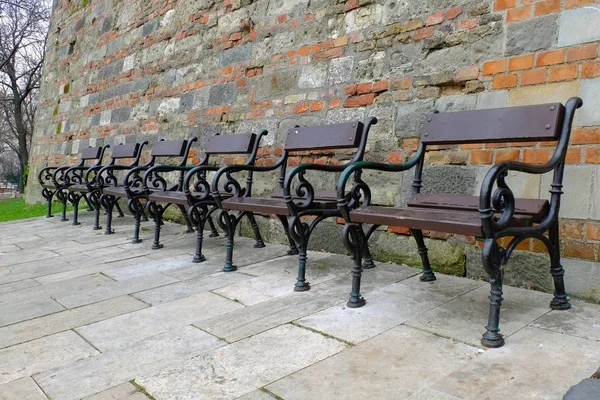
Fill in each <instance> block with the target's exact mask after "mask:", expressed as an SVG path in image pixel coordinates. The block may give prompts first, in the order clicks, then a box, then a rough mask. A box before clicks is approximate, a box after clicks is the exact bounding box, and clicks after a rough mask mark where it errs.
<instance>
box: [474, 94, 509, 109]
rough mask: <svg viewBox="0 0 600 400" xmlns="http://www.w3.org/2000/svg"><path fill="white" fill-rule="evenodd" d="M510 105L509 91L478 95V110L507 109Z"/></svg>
mask: <svg viewBox="0 0 600 400" xmlns="http://www.w3.org/2000/svg"><path fill="white" fill-rule="evenodd" d="M507 104H508V91H506V90H494V91H493V92H484V93H479V94H478V95H477V109H478V110H487V109H490V108H501V107H506V106H507Z"/></svg>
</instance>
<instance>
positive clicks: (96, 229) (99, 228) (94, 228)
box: [92, 225, 102, 231]
mask: <svg viewBox="0 0 600 400" xmlns="http://www.w3.org/2000/svg"><path fill="white" fill-rule="evenodd" d="M101 229H102V227H101V226H100V225H98V226H94V227H93V228H92V230H93V231H99V230H101Z"/></svg>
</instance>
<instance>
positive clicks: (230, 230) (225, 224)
mask: <svg viewBox="0 0 600 400" xmlns="http://www.w3.org/2000/svg"><path fill="white" fill-rule="evenodd" d="M243 215H244V214H243V213H242V214H240V217H239V218H240V219H241V217H242V216H243ZM238 220H239V219H238V218H236V217H235V216H233V215H229V213H228V212H227V211H226V210H219V214H218V216H217V223H218V224H219V226H220V227H221V229H223V230H224V231H225V234H226V235H227V243H226V244H225V265H224V266H223V272H232V271H235V270H237V267H236V266H235V265H233V246H234V235H235V227H236V226H237V221H238Z"/></svg>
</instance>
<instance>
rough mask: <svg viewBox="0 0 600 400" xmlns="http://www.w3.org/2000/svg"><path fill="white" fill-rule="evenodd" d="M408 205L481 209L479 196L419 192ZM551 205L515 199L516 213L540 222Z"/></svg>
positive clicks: (450, 208)
mask: <svg viewBox="0 0 600 400" xmlns="http://www.w3.org/2000/svg"><path fill="white" fill-rule="evenodd" d="M407 206H408V207H418V208H433V209H440V210H456V211H474V212H477V211H478V210H479V196H457V195H450V194H426V193H419V194H416V195H415V196H414V197H412V198H411V199H410V200H409V201H408V202H407ZM549 207H550V204H549V203H548V200H543V199H541V200H540V199H520V198H519V199H515V214H517V215H528V216H531V217H532V218H533V222H540V221H541V220H542V218H543V217H544V216H545V215H546V214H547V213H548V208H549Z"/></svg>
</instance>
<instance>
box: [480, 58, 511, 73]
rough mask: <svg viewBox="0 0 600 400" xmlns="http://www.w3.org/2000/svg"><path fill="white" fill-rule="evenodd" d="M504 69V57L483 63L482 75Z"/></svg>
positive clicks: (499, 71)
mask: <svg viewBox="0 0 600 400" xmlns="http://www.w3.org/2000/svg"><path fill="white" fill-rule="evenodd" d="M504 71H506V59H502V60H495V61H488V62H485V63H483V75H494V74H499V73H501V72H504Z"/></svg>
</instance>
